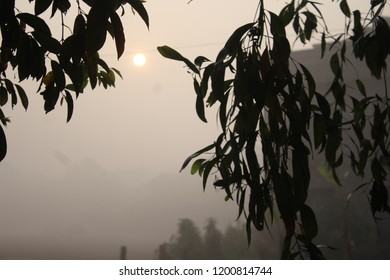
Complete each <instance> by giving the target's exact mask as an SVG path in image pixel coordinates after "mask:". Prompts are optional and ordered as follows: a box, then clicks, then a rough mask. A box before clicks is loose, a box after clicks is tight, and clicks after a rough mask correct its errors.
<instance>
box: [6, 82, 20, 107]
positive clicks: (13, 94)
mask: <svg viewBox="0 0 390 280" xmlns="http://www.w3.org/2000/svg"><path fill="white" fill-rule="evenodd" d="M5 86H6V88H7V91H8V92H9V93H10V94H11V103H12V108H13V107H14V106H15V105H16V104H17V103H18V97H17V96H16V92H15V88H14V85H13V84H12V82H11V81H10V80H8V79H5Z"/></svg>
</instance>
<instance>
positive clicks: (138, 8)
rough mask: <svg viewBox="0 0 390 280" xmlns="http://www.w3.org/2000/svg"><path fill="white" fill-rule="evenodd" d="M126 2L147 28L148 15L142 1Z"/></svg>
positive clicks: (132, 0)
mask: <svg viewBox="0 0 390 280" xmlns="http://www.w3.org/2000/svg"><path fill="white" fill-rule="evenodd" d="M127 3H129V4H130V5H131V7H133V9H134V10H135V11H137V13H138V14H139V15H140V17H141V18H142V19H143V21H144V22H145V24H146V26H147V27H148V29H149V15H148V12H147V11H146V9H145V7H144V5H143V4H142V2H141V1H140V0H127Z"/></svg>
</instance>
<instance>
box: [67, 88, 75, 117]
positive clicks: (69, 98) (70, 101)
mask: <svg viewBox="0 0 390 280" xmlns="http://www.w3.org/2000/svg"><path fill="white" fill-rule="evenodd" d="M65 100H66V103H67V104H68V114H67V117H66V122H69V121H70V119H71V118H72V115H73V107H74V106H73V98H72V95H71V94H70V92H69V91H67V90H65Z"/></svg>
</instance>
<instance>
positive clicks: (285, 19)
mask: <svg viewBox="0 0 390 280" xmlns="http://www.w3.org/2000/svg"><path fill="white" fill-rule="evenodd" d="M294 14H295V10H294V1H292V2H291V3H290V4H288V5H287V6H285V7H284V8H283V9H282V10H281V11H280V13H279V17H280V20H281V21H282V23H283V25H284V26H287V25H288V24H289V23H290V22H291V21H292V19H293V18H294Z"/></svg>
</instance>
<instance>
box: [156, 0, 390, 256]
mask: <svg viewBox="0 0 390 280" xmlns="http://www.w3.org/2000/svg"><path fill="white" fill-rule="evenodd" d="M265 2H266V1H263V0H261V1H260V2H259V8H258V11H257V14H258V19H257V20H256V21H255V22H251V23H248V24H246V25H244V26H241V27H239V28H238V29H237V30H236V31H235V32H234V33H233V34H232V35H231V37H230V38H229V39H228V41H227V42H226V44H225V46H224V47H223V48H222V50H221V51H220V52H219V54H218V55H217V57H216V59H215V61H214V62H212V61H210V60H209V59H207V58H205V57H203V56H199V57H197V58H196V59H195V61H194V62H191V61H190V60H189V59H187V58H185V57H184V56H182V55H181V54H180V53H178V52H177V51H175V50H174V49H172V48H170V47H168V46H161V47H159V48H158V50H159V52H160V53H161V54H162V55H163V56H164V57H166V58H169V59H174V60H179V61H183V62H184V63H185V64H186V65H187V66H188V68H189V69H190V71H191V72H192V76H193V84H194V90H195V92H196V94H197V98H196V112H197V114H198V116H199V118H200V119H201V120H202V121H204V122H206V121H207V120H206V116H205V106H206V105H207V106H209V107H211V106H214V105H217V106H218V116H219V122H220V126H221V128H222V132H221V134H220V135H219V137H218V138H217V139H216V140H215V142H214V143H213V144H211V145H209V146H207V147H205V148H203V149H201V150H200V151H198V152H196V153H194V154H193V155H191V156H190V157H189V158H188V159H187V160H186V161H185V162H184V164H183V167H182V169H184V168H185V167H186V166H187V165H188V164H189V163H190V162H191V161H192V160H194V159H196V160H195V161H194V162H193V163H192V167H191V173H193V174H195V173H199V174H200V175H201V176H202V177H203V187H204V188H205V187H206V184H207V179H208V178H209V177H210V175H211V174H215V176H216V179H215V180H214V182H213V184H214V186H215V187H218V188H222V189H224V190H225V192H226V197H227V199H232V200H235V201H236V203H237V205H238V213H239V216H241V215H244V216H245V218H246V221H247V234H248V240H249V242H250V240H251V228H252V226H254V227H255V228H256V229H257V230H263V229H264V228H266V227H269V226H270V225H271V224H272V222H273V220H274V215H275V210H274V203H275V202H276V205H277V208H278V212H279V214H280V216H281V218H282V220H283V223H284V226H285V233H286V237H285V241H284V248H283V252H282V257H283V258H315V259H317V258H323V254H322V252H321V251H320V250H319V249H318V247H317V246H316V245H314V244H313V239H314V238H315V237H316V236H317V233H318V226H317V221H316V217H315V213H314V212H313V210H312V209H311V208H310V206H309V205H307V203H306V200H307V196H308V189H309V186H310V166H309V159H310V157H312V156H313V155H314V154H315V153H320V154H323V155H324V156H325V159H326V161H327V163H328V165H329V169H330V171H331V173H332V174H333V177H334V180H335V181H336V182H337V183H338V184H341V183H340V180H339V178H338V176H337V170H338V168H339V167H340V166H342V164H343V163H344V162H345V159H346V158H348V159H349V161H350V165H351V166H352V170H353V171H354V173H355V174H356V175H358V176H361V177H363V175H365V173H367V167H368V165H369V166H370V168H369V169H370V170H368V173H370V174H369V175H368V176H367V177H368V178H369V179H368V183H365V184H363V185H361V186H359V187H357V189H361V188H363V187H364V188H369V190H370V193H369V200H370V203H371V209H372V213H373V215H374V217H375V214H376V213H377V212H382V211H386V212H390V208H389V206H388V191H387V188H386V186H385V181H386V178H387V172H386V165H388V163H387V162H388V159H389V156H390V154H389V148H390V147H389V146H390V140H389V129H390V122H389V120H390V110H389V108H390V107H389V105H390V103H389V98H388V94H387V84H385V88H384V92H385V94H384V95H379V94H376V93H374V92H373V93H372V94H369V92H368V91H367V90H366V88H365V84H364V81H361V80H360V79H358V78H357V79H356V85H348V84H347V83H346V81H345V80H344V69H345V65H347V64H350V63H351V61H350V60H349V59H348V57H347V56H346V54H347V49H349V48H351V49H352V52H353V54H354V55H355V57H356V58H358V59H359V60H362V61H365V63H366V65H367V67H368V69H369V70H370V71H371V73H372V75H373V76H374V77H375V78H376V79H384V80H385V81H386V59H387V57H388V55H389V53H390V39H389V38H390V28H389V25H388V23H387V22H386V21H385V20H384V19H383V18H382V17H381V15H382V13H383V10H384V9H385V7H386V4H387V1H371V7H370V9H369V11H368V12H367V13H366V14H365V18H362V16H361V12H360V11H358V10H356V11H353V12H351V11H350V8H349V5H348V2H347V1H346V0H341V1H339V2H338V6H339V10H340V11H341V13H342V15H343V16H344V18H345V28H344V31H343V32H342V33H341V34H332V33H331V32H330V31H329V29H328V27H327V24H326V21H325V19H324V17H323V15H322V12H321V6H320V4H319V3H317V2H313V1H306V0H293V1H291V2H290V3H288V4H287V5H286V6H285V7H284V8H283V9H282V10H281V12H280V13H279V14H278V15H277V14H275V13H273V12H272V11H268V10H266V8H265ZM289 25H291V26H292V27H293V30H294V31H295V33H296V36H297V37H296V38H297V40H300V41H301V42H302V43H307V42H309V41H311V40H312V39H313V38H318V39H319V41H320V42H321V54H320V56H321V57H322V58H323V57H324V54H325V53H326V52H327V51H329V52H330V54H331V55H330V68H331V71H332V74H333V81H332V82H331V86H330V87H329V89H328V90H327V91H326V92H320V91H319V90H318V89H317V86H316V82H315V81H316V78H315V77H313V75H312V73H311V72H310V70H309V69H308V68H307V67H306V66H305V65H303V64H302V63H301V62H299V61H296V60H294V59H293V58H292V57H291V46H290V42H289V40H288V38H287V36H286V31H285V29H286V27H287V26H289ZM350 41H351V42H352V44H349V42H350ZM351 46H352V47H351ZM350 143H352V144H350ZM210 153H211V155H210ZM267 213H268V214H267ZM267 216H268V217H269V219H267V218H266V217H267Z"/></svg>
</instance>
